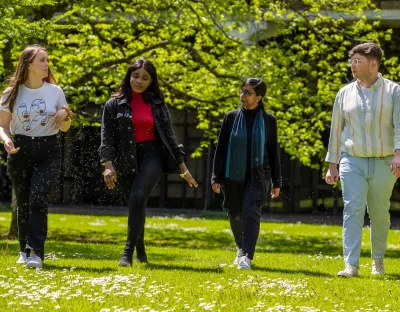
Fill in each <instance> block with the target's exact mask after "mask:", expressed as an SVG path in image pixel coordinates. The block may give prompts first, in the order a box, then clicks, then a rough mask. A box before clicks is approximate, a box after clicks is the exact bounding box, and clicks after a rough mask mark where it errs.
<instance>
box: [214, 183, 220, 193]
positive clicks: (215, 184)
mask: <svg viewBox="0 0 400 312" xmlns="http://www.w3.org/2000/svg"><path fill="white" fill-rule="evenodd" d="M212 189H213V191H214V192H215V193H218V194H219V193H221V184H218V183H214V184H213V185H212Z"/></svg>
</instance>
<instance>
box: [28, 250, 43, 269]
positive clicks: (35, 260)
mask: <svg viewBox="0 0 400 312" xmlns="http://www.w3.org/2000/svg"><path fill="white" fill-rule="evenodd" d="M42 266H43V263H42V259H41V258H40V257H39V256H38V255H36V254H35V253H33V252H31V255H30V256H29V258H28V259H27V260H26V267H27V268H42Z"/></svg>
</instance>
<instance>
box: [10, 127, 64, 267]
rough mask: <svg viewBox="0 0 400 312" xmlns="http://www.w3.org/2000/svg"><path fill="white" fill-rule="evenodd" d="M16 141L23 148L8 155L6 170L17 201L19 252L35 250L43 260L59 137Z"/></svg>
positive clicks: (57, 171) (18, 138)
mask: <svg viewBox="0 0 400 312" xmlns="http://www.w3.org/2000/svg"><path fill="white" fill-rule="evenodd" d="M13 141H14V146H15V147H16V148H17V147H20V148H21V149H20V150H19V151H18V152H17V153H16V154H9V155H8V159H7V160H8V166H7V170H8V175H9V176H10V178H11V181H12V185H13V188H14V190H15V195H16V198H17V219H18V221H17V222H18V239H19V244H20V250H21V251H22V252H23V251H25V250H27V252H29V250H31V249H33V250H34V251H35V253H36V254H37V255H38V256H40V257H41V258H42V260H43V259H44V243H45V241H46V238H47V212H48V204H49V203H48V199H49V194H50V192H51V190H52V189H53V187H54V186H55V184H56V183H57V181H58V178H59V174H60V167H61V148H60V142H59V140H58V137H57V135H52V136H45V137H30V136H24V135H15V137H14V140H13Z"/></svg>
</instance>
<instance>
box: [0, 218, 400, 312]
mask: <svg viewBox="0 0 400 312" xmlns="http://www.w3.org/2000/svg"><path fill="white" fill-rule="evenodd" d="M10 215H11V214H10V213H5V212H3V213H0V235H2V237H3V240H2V241H1V242H0V254H1V259H2V261H1V262H0V311H26V310H31V309H34V310H40V311H68V312H70V311H103V312H105V311H110V312H111V311H112V312H114V311H239V310H240V311H357V310H358V311H397V310H399V309H398V301H399V298H400V291H399V288H400V269H399V268H400V260H399V256H400V251H399V249H398V248H397V247H398V246H400V236H399V231H398V230H392V231H391V232H390V236H389V249H388V253H387V259H386V268H387V275H386V276H385V277H383V278H379V279H374V278H372V276H371V274H370V270H371V261H370V259H369V253H370V251H369V247H370V244H369V230H368V229H364V233H363V242H364V245H363V249H362V258H361V266H360V273H361V278H357V279H339V278H337V277H336V272H337V271H339V270H340V269H342V268H343V258H342V256H341V254H342V246H341V228H340V227H337V226H323V225H305V224H296V223H294V224H284V223H269V222H263V223H262V225H261V234H260V238H259V242H258V245H257V251H256V255H255V258H254V260H253V262H252V268H253V270H252V271H244V272H243V271H238V270H237V269H236V267H235V266H234V265H232V262H233V259H234V257H235V245H234V242H233V237H232V234H231V232H230V229H229V224H228V221H227V220H226V219H225V220H223V219H217V220H209V219H207V220H206V219H201V218H195V219H185V218H182V217H175V218H164V217H157V218H148V219H147V220H146V229H145V237H146V246H147V254H148V258H149V263H148V264H138V263H134V264H133V267H132V268H121V267H118V266H117V263H118V260H119V257H120V255H121V253H122V251H123V246H124V242H125V240H126V237H125V235H126V228H127V227H126V223H127V218H126V217H115V216H110V217H99V216H76V215H61V214H51V215H50V216H49V240H48V242H47V243H46V259H45V262H44V268H43V269H42V270H37V271H36V270H28V269H25V267H24V266H17V265H16V264H15V261H16V256H17V252H18V248H17V245H18V244H17V241H9V240H6V239H5V237H6V234H7V232H8V226H9V223H10Z"/></svg>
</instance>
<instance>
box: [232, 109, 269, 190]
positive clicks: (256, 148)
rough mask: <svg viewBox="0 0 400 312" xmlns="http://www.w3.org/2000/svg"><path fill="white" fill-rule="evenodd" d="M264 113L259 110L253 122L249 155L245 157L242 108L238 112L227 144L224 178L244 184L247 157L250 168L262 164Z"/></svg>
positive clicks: (245, 136) (245, 135)
mask: <svg viewBox="0 0 400 312" xmlns="http://www.w3.org/2000/svg"><path fill="white" fill-rule="evenodd" d="M263 115H264V111H263V110H262V109H260V110H259V112H258V113H257V116H256V118H255V120H254V125H253V130H252V131H253V132H252V137H251V155H247V129H246V119H245V116H244V111H243V108H242V109H240V110H239V112H238V114H237V115H236V117H235V120H234V122H233V127H232V131H231V135H230V138H229V144H228V153H227V158H226V170H225V177H226V178H228V179H231V180H233V181H237V182H244V180H245V176H246V164H247V157H251V162H250V165H251V168H257V167H260V166H262V165H263V164H264V144H265V127H264V116H263Z"/></svg>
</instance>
